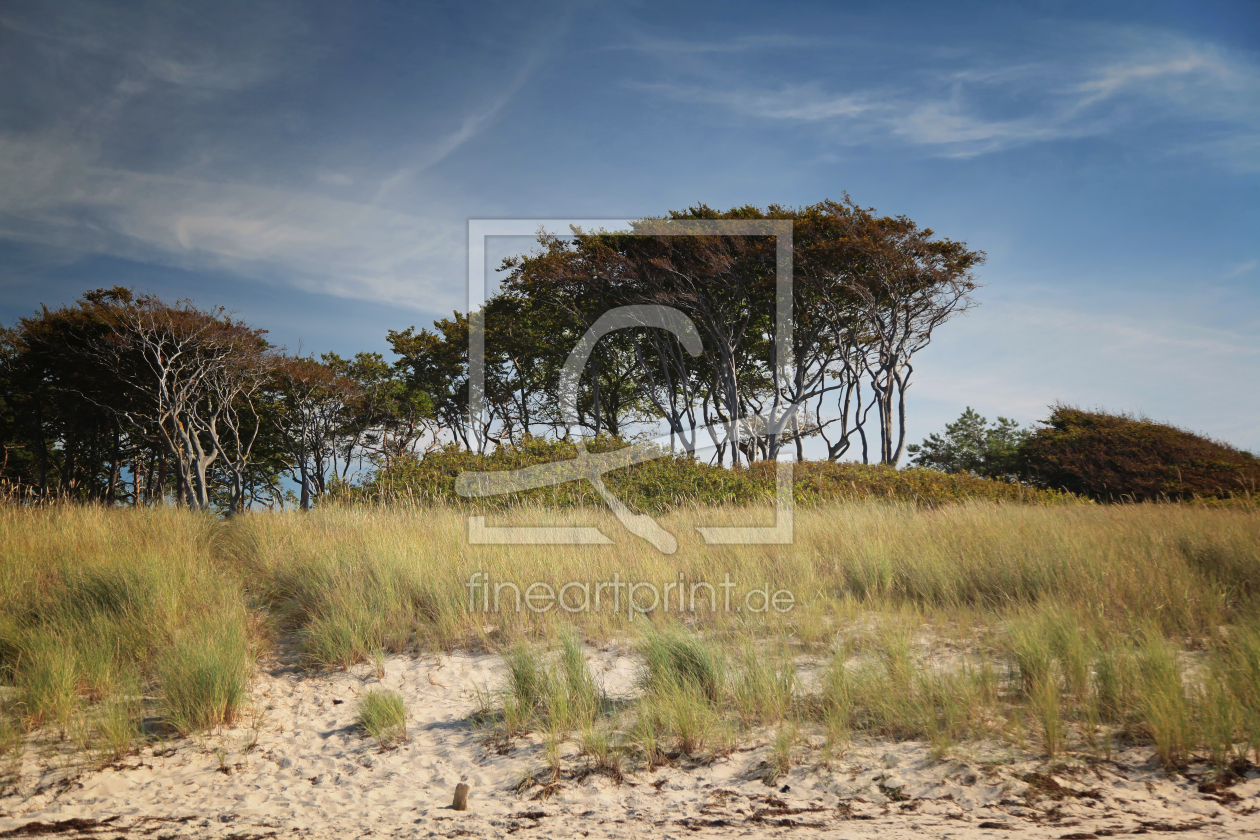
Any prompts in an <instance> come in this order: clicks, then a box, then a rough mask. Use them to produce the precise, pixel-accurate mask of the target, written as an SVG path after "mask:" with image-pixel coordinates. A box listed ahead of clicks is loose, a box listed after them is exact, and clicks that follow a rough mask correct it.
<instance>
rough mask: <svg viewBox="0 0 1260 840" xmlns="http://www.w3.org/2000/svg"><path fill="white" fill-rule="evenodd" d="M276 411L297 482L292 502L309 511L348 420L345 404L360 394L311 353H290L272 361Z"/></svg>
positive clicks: (332, 465) (331, 466) (331, 467)
mask: <svg viewBox="0 0 1260 840" xmlns="http://www.w3.org/2000/svg"><path fill="white" fill-rule="evenodd" d="M275 383H276V390H277V393H278V397H279V400H280V404H281V406H282V408H281V411H280V412H279V413H278V414H279V418H278V425H279V427H280V432H281V436H282V438H283V440H284V442H285V447H286V449H287V451H288V454H289V457H290V458H291V461H290V463H292V464H293V467H294V471H295V472H296V476H295V477H296V478H297V481H298V486H299V501H298V504H299V506H300V507H301V509H302V510H310V507H311V499H312V497H313V496H322V495H323V494H324V493H325V492H326V491H327V489H328V479H329V478H330V476H333V475H335V474H336V473H335V472H334V470H335V464H336V460H337V455H338V452H339V450H340V448H341V443H342V437H343V434H344V431H345V430H346V428H347V426H349V425H350V424H351V421H352V418H351V406H352V405H353V404H354V402H355V401H356V400H357V399H358V397H359V396H360V393H359V390H358V387H357V384H356V383H355V382H354V381H353V380H352V379H351V378H350V377H348V376H346V375H345V374H343V373H341V372H340V371H338V369H337V368H336V367H335V366H333V365H330V364H327V363H325V362H321V361H317V360H316V359H313V358H309V357H308V358H303V357H297V356H290V357H285V358H283V359H280V360H279V361H278V363H277V364H276V366H275Z"/></svg>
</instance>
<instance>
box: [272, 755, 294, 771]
mask: <svg viewBox="0 0 1260 840" xmlns="http://www.w3.org/2000/svg"><path fill="white" fill-rule="evenodd" d="M276 764H279V765H280V769H281V770H288V769H289V768H290V767H292V766H293V759H291V758H289V757H288V756H285V757H284V758H282V759H280V760H279V761H277V762H276Z"/></svg>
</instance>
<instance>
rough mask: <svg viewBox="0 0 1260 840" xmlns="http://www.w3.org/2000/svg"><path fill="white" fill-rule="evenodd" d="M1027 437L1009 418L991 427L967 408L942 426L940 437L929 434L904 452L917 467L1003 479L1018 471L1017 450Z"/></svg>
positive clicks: (998, 420)
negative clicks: (943, 428)
mask: <svg viewBox="0 0 1260 840" xmlns="http://www.w3.org/2000/svg"><path fill="white" fill-rule="evenodd" d="M1029 434H1030V432H1029V430H1027V429H1022V428H1020V426H1019V424H1018V423H1016V422H1015V421H1014V420H1011V419H1010V418H1009V417H999V418H998V419H997V422H996V423H994V424H993V425H992V426H990V425H989V421H988V420H987V419H985V418H984V417H981V416H980V415H979V414H977V413H976V412H975V411H972V409H971V407H970V406H968V407H967V410H966V411H964V412H963V414H962V416H961V417H959V418H958V419H957V420H955V421H954V422H953V423H950V424H949V425H947V426H946V427H945V434H944V435H943V436H942V435H935V434H934V435H929V436H928V437H927V439H926V440H924V441H923V443H922V444H911V445H910V446H909V447H907V449H906V451H907V452H909V453H910V455H911V458H910V463H911V464H912V465H913V466H916V467H926V468H928V469H933V470H940V471H942V472H947V473H956V472H971V473H975V474H976V475H983V476H987V477H989V478H1003V477H1005V476H1009V475H1014V474H1016V473H1017V472H1018V469H1019V448H1020V446H1021V445H1022V444H1023V442H1024V441H1025V440H1026V439H1027V437H1028V435H1029Z"/></svg>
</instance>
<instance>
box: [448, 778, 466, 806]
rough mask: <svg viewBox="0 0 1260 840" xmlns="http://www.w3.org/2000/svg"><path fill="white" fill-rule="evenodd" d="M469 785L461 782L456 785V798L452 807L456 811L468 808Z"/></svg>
mask: <svg viewBox="0 0 1260 840" xmlns="http://www.w3.org/2000/svg"><path fill="white" fill-rule="evenodd" d="M469 789H470V788H469V787H468V785H466V784H464V783H463V782H460V783H459V784H457V785H456V786H455V799H454V800H453V801H452V802H451V809H452V810H455V811H467V810H468V791H469Z"/></svg>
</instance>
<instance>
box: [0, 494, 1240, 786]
mask: <svg viewBox="0 0 1260 840" xmlns="http://www.w3.org/2000/svg"><path fill="white" fill-rule="evenodd" d="M772 516H773V513H772V511H771V510H769V509H767V508H713V509H704V510H698V511H676V512H674V513H671V514H668V515H664V516H662V517H660V521H661V523H662V524H663V525H664V526H665V527H666V528H667V529H668V530H670V531H671V532H673V533H674V534H676V535H677V536H678V540H679V550H678V552H677V553H676V554H673V555H664V554H661V553H659V552H657V551H656V550H655V549H653V548H652V547H651V546H649V545H648V544H647V543H644V542H642V541H640V540H638V539H637V538H635V537H632V536H629V535H627V534H626V533H625V532H624V531H622V530H621V528H620V526H619V525H618V524H617V523H616V522H615V520H613V519H612V518H611V517H610V516H609V515H608V514H607V513H605V512H602V511H598V510H583V509H570V510H564V511H559V512H557V511H552V510H546V509H542V508H522V509H517V510H513V511H509V512H506V513H502V514H498V515H496V516H495V517H493V521H492V524H503V523H506V522H512V523H514V524H532V525H544V524H547V525H551V524H582V525H590V524H596V525H598V526H599V527H600V528H601V529H602V530H603V531H604V532H605V533H606V534H608V535H609V536H610V537H611V538H612V539H613V540H614V541H615V542H614V544H612V545H607V546H534V547H531V546H508V545H471V544H469V542H468V538H467V533H468V532H467V529H468V524H467V520H466V518H465V516H464V514H463V513H461V512H459V511H455V510H444V509H434V508H429V509H413V510H397V509H386V508H380V507H341V508H337V507H332V508H328V509H325V510H320V511H315V512H313V513H311V514H309V515H297V514H256V515H250V516H242V517H237V518H236V519H234V520H232V521H231V522H230V523H219V522H216V521H215V520H214V519H212V518H209V517H205V516H201V515H197V514H192V513H188V512H182V511H169V510H168V511H161V510H148V511H109V510H102V509H96V508H48V509H39V510H24V509H17V508H5V509H3V510H0V545H2V546H3V547H2V548H0V669H3V674H2V676H0V679H2V680H3V682H4V683H6V684H7V685H9V686H10V687H11V690H10V691H9V692H7V693H6V696H7V697H8V699H7V700H6V706H5V710H4V720H5V724H4V726H5V729H4V732H6V733H9V734H6V735H5V739H0V740H4V741H5V743H9V742H10V741H13V738H14V736H13V735H12V732H14V731H30V730H32V729H35V728H39V727H55V728H60V729H61V730H62V731H65V732H67V733H70V732H74V733H79V735H81V736H82V740H83V741H84V743H85V747H90V748H91V749H92V750H95V751H96V753H97V754H99V755H101V756H111V755H112V756H117V755H120V754H123V753H125V752H126V751H127V750H128V749H130V748H131V746H132V745H133V744H134V743H135V740H134V739H135V738H136V737H138V729H139V727H138V720H139V716H140V715H142V714H144V713H145V711H146V710H145V709H144V708H143V703H142V702H141V701H140V700H138V699H137V698H140V697H143V696H153V697H156V698H160V699H159V700H157V701H154V702H153V703H151V704H150V705H154V708H155V710H156V711H158V712H159V713H161V714H163V715H164V716H165V717H166V718H167V720H168V721H170V722H171V723H172V724H174V725H175V726H176V727H178V728H179V729H180V730H182V731H195V730H197V729H200V728H204V727H208V726H214V725H217V724H220V723H225V722H228V721H230V720H231V719H232V718H233V716H234V715H235V714H236V713H237V711H238V710H239V709H240V707H241V705H242V704H243V703H244V702H245V700H246V696H247V678H248V670H249V667H250V662H251V661H252V657H253V655H254V651H255V650H256V649H257V648H258V646H259V645H260V644H262V643H264V642H265V641H267V638H266V637H268V636H270V635H271V634H272V633H275V634H277V635H283V636H284V637H285V638H292V639H295V640H296V643H297V644H298V645H299V646H300V648H301V652H302V653H303V655H304V657H305V659H306V661H307V663H308V664H309V665H310V666H311V667H316V668H337V667H344V666H346V665H349V664H351V663H355V662H372V661H375V660H376V659H379V657H380V656H381V655H382V653H383V652H387V651H388V652H403V651H419V650H442V649H453V648H458V647H462V648H479V649H494V650H500V651H505V652H507V660H508V663H509V667H510V671H511V674H512V684H511V687H510V689H511V690H510V691H509V692H507V693H506V694H505V695H503V696H502V697H498V698H492V699H489V700H488V703H487V705H488V706H489V707H493V709H494V711H493V714H494V716H495V719H496V720H497V721H498V723H497V724H496V725H498V726H500V727H501V728H502V731H503V734H504V735H505V736H506V737H509V738H510V737H515V736H516V735H518V734H520V733H522V732H525V731H539V732H542V733H544V734H545V737H546V738H547V742H548V743H549V744H551V745H552V752H554V753H555V754H556V755H557V756H558V755H559V748H558V745H559V743H560V742H562V741H563V740H565V739H567V738H570V737H578V738H580V739H581V741H582V744H583V746H584V750H585V752H586V754H587V756H588V759H589V760H590V761H591V762H592V764H593V765H596V766H599V767H603V768H612V769H609V770H608V772H614V771H615V772H616V773H620V767H621V762H622V760H623V759H624V758H625V756H627V755H630V754H634V755H636V756H638V758H639V759H640V760H643V761H645V762H646V763H647V764H649V765H651V764H654V763H659V762H660V761H668V760H676V759H678V758H679V757H680V756H691V757H697V756H712V755H715V754H719V753H721V752H723V751H725V750H728V749H729V748H730V747H731V746H732V744H733V742H734V739H735V738H737V737H751V735H750V733H761V734H759V735H756V737H768V738H769V739H770V740H772V741H773V742H774V744H775V748H774V754H775V756H776V758H775V762H774V764H775V767H778V768H779V769H780V770H781V769H782V768H783V767H786V766H787V765H788V764H790V763H791V762H792V761H794V760H796V755H797V751H796V744H797V741H798V739H799V737H801V733H803V732H805V731H807V728H809V727H819V728H821V730H822V731H823V732H825V734H826V736H827V741H828V749H829V750H832V751H835V750H841V749H843V745H844V742H845V740H846V739H847V738H848V737H849V736H850V734H851V733H853V732H859V731H860V732H870V733H872V734H879V735H884V736H888V737H899V738H902V737H910V738H923V739H926V740H929V741H930V742H931V743H932V745H933V747H934V749H935V750H936V751H937V752H938V753H939V754H944V753H946V752H948V751H949V750H951V749H952V748H953V747H954V745H955V744H957V743H959V742H960V741H964V740H967V739H969V738H975V737H982V736H999V737H1002V736H1005V737H1012V738H1016V739H1018V738H1021V737H1024V736H1023V735H1021V734H1019V733H1020V732H1023V733H1026V734H1028V735H1031V736H1033V738H1034V742H1035V743H1036V744H1038V745H1039V746H1040V747H1041V748H1042V749H1043V750H1044V751H1045V752H1046V753H1047V754H1051V755H1053V754H1057V753H1058V752H1059V751H1061V750H1065V749H1069V750H1076V749H1081V750H1090V751H1094V752H1096V753H1098V754H1104V753H1106V752H1108V751H1109V750H1110V748H1111V744H1112V743H1113V742H1114V741H1115V740H1116V739H1139V740H1143V741H1146V742H1149V743H1150V744H1152V746H1153V747H1154V748H1155V750H1156V751H1157V753H1158V755H1159V756H1160V758H1161V759H1162V760H1163V761H1165V762H1166V763H1167V764H1170V765H1176V764H1179V763H1184V762H1185V761H1187V760H1189V759H1190V758H1191V757H1194V756H1203V757H1207V758H1209V759H1210V760H1212V761H1214V762H1216V763H1217V764H1218V765H1220V766H1225V765H1229V764H1231V763H1233V764H1236V763H1237V762H1239V761H1240V760H1242V759H1243V758H1244V757H1245V756H1246V755H1248V754H1250V755H1251V756H1252V757H1253V758H1260V755H1258V754H1257V750H1260V712H1258V711H1257V710H1258V709H1260V695H1258V694H1257V692H1258V691H1260V688H1257V686H1260V624H1257V623H1256V622H1255V620H1254V619H1253V618H1251V616H1253V615H1255V614H1257V613H1260V610H1258V609H1257V607H1260V604H1258V603H1257V600H1258V599H1260V591H1258V589H1260V587H1257V585H1256V583H1255V581H1257V580H1260V514H1258V513H1257V512H1256V511H1255V510H1248V509H1236V510H1219V509H1206V508H1202V507H1188V506H1175V505H1132V506H1113V507H1107V506H1093V505H1055V506H1040V505H1015V504H992V503H978V502H972V503H965V504H957V505H948V506H942V507H938V508H935V509H932V510H924V509H921V508H919V507H916V506H913V505H901V504H891V503H880V502H865V503H856V502H855V503H849V504H838V505H834V506H829V507H827V506H823V507H817V508H810V509H802V510H799V511H798V512H797V514H796V526H795V540H794V543H793V544H792V545H785V546H778V545H760V546H757V545H753V546H707V545H705V544H704V543H703V541H702V540H701V539H700V538H699V536H698V534H697V532H696V531H695V530H694V527H693V526H694V525H696V524H703V525H710V526H711V525H740V526H746V525H749V524H769V523H770V521H771V518H772ZM475 573H479V574H480V575H481V578H480V581H481V583H482V586H481V587H480V588H474V589H473V590H471V591H470V589H469V582H470V579H471V578H472V576H473V575H474V574H475ZM614 580H617V581H619V582H621V583H623V584H624V583H625V582H638V583H652V584H654V585H655V586H656V588H657V592H658V593H661V592H662V591H663V592H664V595H665V597H666V601H665V602H664V603H658V604H657V605H656V608H655V609H652V610H648V609H646V607H647V606H648V605H649V603H650V602H651V600H652V598H651V597H650V596H649V594H648V593H647V591H646V590H641V591H639V593H638V597H637V600H636V601H635V602H634V603H636V604H638V605H639V606H641V607H644V608H645V609H643V610H641V611H636V610H632V609H628V608H627V600H628V599H629V597H630V593H631V590H627V589H626V588H624V587H623V588H622V589H621V590H620V591H619V592H617V593H616V596H615V600H616V608H615V609H614V608H613V600H614V593H613V591H610V590H604V591H603V593H602V596H603V597H602V599H601V606H600V608H599V609H595V608H593V604H592V605H591V608H589V609H586V610H580V611H575V612H571V611H569V610H566V609H564V608H561V607H559V606H556V605H554V604H553V606H552V607H551V608H550V609H549V610H546V611H537V612H536V611H532V610H530V609H527V608H524V603H522V608H520V609H518V608H517V600H516V595H515V593H516V592H518V591H519V592H521V593H525V592H526V591H527V589H528V587H529V586H530V584H534V583H539V584H547V585H548V586H550V587H551V588H552V591H553V592H559V591H560V590H561V588H562V587H564V585H565V584H566V583H569V582H575V584H577V586H575V587H571V588H569V589H568V590H567V591H566V599H567V600H566V604H567V605H568V606H569V607H573V606H576V605H578V604H580V603H581V602H582V601H583V600H584V599H588V598H589V599H590V601H592V602H593V601H594V599H595V596H596V593H595V589H596V584H597V583H600V582H612V581H614ZM727 580H729V581H730V582H732V583H733V584H734V587H733V588H732V590H731V595H730V605H731V609H730V610H727V609H725V606H726V604H725V591H724V590H723V589H722V588H721V586H720V584H721V583H723V582H724V581H727ZM581 584H585V585H586V586H587V587H588V589H587V590H586V592H585V593H584V592H583V590H582V589H581V586H580V585H581ZM703 584H710V585H712V587H713V588H711V589H710V588H708V587H706V586H705V585H703ZM666 585H672V588H671V589H666ZM753 588H756V589H762V588H765V589H767V590H768V591H769V592H771V593H773V592H775V591H778V590H786V591H787V592H790V593H792V595H793V596H794V598H795V604H794V606H793V608H792V609H790V610H786V611H783V612H778V611H775V610H773V609H769V610H761V609H759V607H760V606H761V604H762V603H763V602H764V598H763V597H762V596H758V595H754V596H753V597H752V600H750V601H747V600H745V596H746V595H747V594H748V593H749V590H751V589H753ZM680 593H681V598H680ZM692 595H694V596H695V597H694V602H693V599H692V597H691V596H692ZM487 596H488V600H487ZM496 596H497V598H498V601H499V603H498V608H497V609H496V608H495V606H496V604H495V599H496ZM522 602H524V598H522ZM264 630H265V631H266V632H264ZM613 637H616V638H620V639H630V640H635V641H636V643H637V644H639V646H640V652H641V655H642V657H643V661H644V663H645V675H644V683H643V684H644V691H643V694H642V698H641V700H639V701H638V702H637V705H635V706H634V707H633V708H627V707H626V706H625V705H624V704H622V705H620V706H618V705H616V704H610V703H608V702H607V701H606V699H605V698H603V695H602V691H601V690H600V688H599V686H598V684H597V683H596V682H595V681H594V678H593V677H592V676H591V675H590V673H589V671H588V669H587V668H586V664H585V662H584V661H583V660H582V655H581V647H580V645H579V640H592V641H597V640H603V639H609V638H613ZM540 642H541V643H542V644H540ZM1191 652H1193V655H1192V656H1191ZM803 659H812V660H813V661H819V660H825V661H826V662H828V663H830V664H826V665H824V667H822V669H821V673H822V676H821V682H820V684H819V685H818V686H817V687H811V688H810V690H809V691H806V690H805V689H804V688H803V686H802V685H801V682H800V680H799V678H798V666H799V665H800V664H801V661H802V660H803ZM1192 665H1193V667H1192ZM155 704H156V705H155ZM15 727H16V729H15ZM84 733H86V734H84ZM765 733H770V734H769V735H765ZM76 737H77V736H76ZM19 748H20V747H14V746H12V745H11V744H10V745H9V746H7V747H5V748H4V750H5V751H6V752H8V753H9V754H10V755H11V754H12V753H13V752H14V750H15V749H19Z"/></svg>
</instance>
